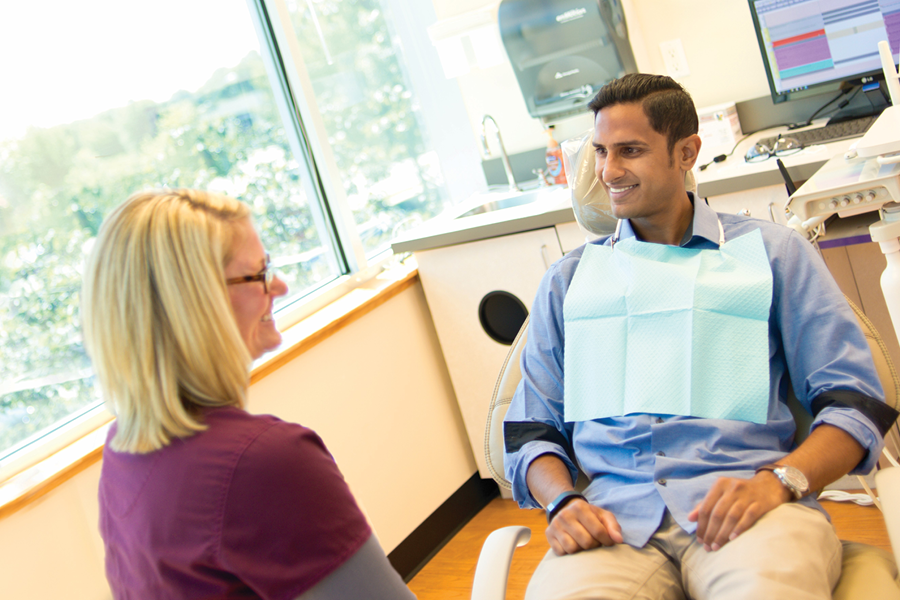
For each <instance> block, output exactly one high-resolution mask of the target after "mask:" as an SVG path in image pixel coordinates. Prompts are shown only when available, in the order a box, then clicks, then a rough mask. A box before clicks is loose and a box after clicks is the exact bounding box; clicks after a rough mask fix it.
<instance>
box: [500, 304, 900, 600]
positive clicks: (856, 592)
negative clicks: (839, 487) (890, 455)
mask: <svg viewBox="0 0 900 600" xmlns="http://www.w3.org/2000/svg"><path fill="white" fill-rule="evenodd" d="M847 302H849V303H850V306H851V307H852V308H853V311H854V312H855V313H856V316H857V319H858V320H859V322H860V325H861V326H862V329H863V333H864V334H865V335H866V339H867V340H868V342H869V347H870V349H871V350H872V356H873V358H874V360H875V366H876V368H877V370H878V375H879V377H880V379H881V382H882V385H883V387H884V390H885V395H886V401H887V403H888V404H890V405H891V406H893V407H894V408H897V406H898V397H900V379H898V377H897V372H896V370H895V369H894V364H893V361H892V360H891V357H890V355H889V354H888V352H887V347H886V346H885V345H884V341H883V340H882V339H881V336H880V335H879V334H878V332H877V331H876V330H875V327H874V325H872V322H871V321H870V320H869V319H868V318H866V316H865V315H864V314H863V313H862V311H860V310H859V308H857V307H856V306H855V305H854V304H853V303H852V302H850V300H849V299H848V300H847ZM527 329H528V320H527V319H526V321H525V323H524V324H523V325H522V329H521V330H520V331H519V334H518V336H516V339H515V340H514V341H513V343H512V345H511V347H510V350H509V353H508V355H507V357H506V361H505V362H504V363H503V368H502V369H501V372H500V375H499V377H498V379H497V384H496V385H495V386H494V394H493V396H492V398H491V403H490V408H489V410H488V417H487V426H486V429H485V440H484V444H485V458H486V459H487V465H488V470H489V471H490V473H491V475H492V476H493V477H494V480H495V481H496V482H497V484H498V485H499V486H500V487H501V488H505V489H507V490H510V489H512V486H511V485H510V483H509V481H507V480H506V478H505V477H504V469H503V443H504V442H503V418H504V417H505V416H506V411H507V410H508V409H509V404H510V402H511V401H512V397H513V394H514V393H515V391H516V387H517V386H518V383H519V380H520V379H521V378H522V372H521V368H520V366H519V358H520V356H521V354H522V349H523V348H524V347H525V343H526V341H527V337H528V333H527ZM792 395H793V394H790V396H792ZM788 405H789V406H790V407H791V412H792V413H793V414H794V417H795V419H797V430H798V435H799V432H801V431H803V432H804V435H803V436H801V437H805V434H806V433H808V432H809V426H810V424H811V423H812V416H811V415H810V414H809V413H808V412H806V410H805V409H804V408H803V407H802V406H801V405H800V403H799V402H797V401H796V399H794V400H793V401H792V400H791V398H789V400H788ZM888 438H892V440H893V442H892V443H894V444H896V443H897V441H896V440H897V427H896V426H895V427H894V428H893V429H892V432H891V434H889V436H888ZM889 443H891V442H890V441H889ZM895 448H896V446H895ZM890 471H893V472H894V475H896V474H897V473H900V469H897V468H892V469H890ZM891 486H895V487H896V488H897V490H896V493H895V494H894V495H892V496H891V497H890V498H889V499H888V498H886V497H885V496H887V495H888V494H889V493H890V492H887V490H882V489H880V487H879V489H878V491H879V492H881V494H880V495H881V497H882V502H883V503H884V505H885V510H886V511H887V510H888V509H889V507H893V508H892V515H891V519H890V520H889V526H890V521H893V522H895V523H896V525H895V526H894V527H895V528H894V529H891V531H890V535H891V540H892V544H893V547H894V551H895V554H898V544H900V477H896V476H895V477H892V478H891ZM886 492H887V493H886ZM843 545H844V559H843V565H842V567H843V572H842V575H841V579H840V581H839V582H838V585H837V587H836V588H835V590H834V598H835V600H854V599H870V598H871V599H874V598H882V597H885V596H886V593H885V590H895V589H896V586H897V581H898V573H897V566H896V562H895V560H894V559H893V558H892V557H891V555H890V554H889V553H888V552H885V551H884V550H881V549H880V548H875V547H874V546H868V545H866V544H860V543H856V542H843ZM514 549H515V548H514V547H513V548H511V549H510V550H509V551H510V552H512V550H514ZM898 556H900V554H898ZM897 562H900V558H898V559H897Z"/></svg>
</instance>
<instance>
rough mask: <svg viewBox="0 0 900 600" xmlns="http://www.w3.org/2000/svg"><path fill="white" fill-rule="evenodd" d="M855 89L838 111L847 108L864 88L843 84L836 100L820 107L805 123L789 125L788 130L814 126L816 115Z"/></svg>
mask: <svg viewBox="0 0 900 600" xmlns="http://www.w3.org/2000/svg"><path fill="white" fill-rule="evenodd" d="M854 89H855V90H856V92H855V93H854V94H853V95H852V96H850V98H848V99H847V100H845V101H844V102H842V103H841V104H840V105H838V107H837V110H840V109H842V108H844V107H845V106H847V105H848V104H850V102H851V101H852V100H853V99H854V98H856V94H858V93H859V90H861V89H862V86H857V85H853V84H852V83H847V82H846V81H845V82H843V83H841V91H840V92H839V93H838V95H837V96H835V97H834V98H832V99H831V100H829V101H828V102H826V103H825V104H823V105H822V106H820V107H819V109H818V110H816V112H814V113H813V114H812V115H810V117H809V118H808V119H806V121H805V122H804V123H792V124H791V125H788V129H799V128H801V127H808V126H809V125H810V124H812V122H813V119H815V118H816V115H818V114H819V113H820V112H822V111H823V110H825V109H826V108H828V106H829V105H831V104H834V103H835V102H837V101H838V100H840V99H841V98H843V97H844V96H846V95H847V94H849V93H850V92H851V91H852V90H854Z"/></svg>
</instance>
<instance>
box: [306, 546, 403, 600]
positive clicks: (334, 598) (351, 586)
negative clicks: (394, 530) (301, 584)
mask: <svg viewBox="0 0 900 600" xmlns="http://www.w3.org/2000/svg"><path fill="white" fill-rule="evenodd" d="M347 598H353V599H354V600H416V597H415V595H413V593H412V592H411V591H409V588H408V587H406V584H405V583H403V579H401V578H400V575H399V574H398V573H397V571H395V570H394V567H392V566H391V563H390V562H388V559H387V556H385V554H384V550H382V549H381V544H379V543H378V539H376V537H375V535H374V534H373V535H371V536H370V537H369V539H368V540H367V541H366V543H365V544H363V545H362V546H361V547H360V549H359V550H357V551H356V553H355V554H354V555H353V556H351V557H350V558H348V559H347V560H346V561H345V562H344V564H342V565H341V566H340V567H338V568H337V570H335V571H334V572H333V573H331V574H330V575H329V576H328V577H326V578H325V579H323V580H322V581H320V582H319V583H317V584H316V585H315V586H314V587H313V588H312V589H310V590H307V591H306V592H305V593H303V594H301V595H300V596H299V597H298V598H297V600H347Z"/></svg>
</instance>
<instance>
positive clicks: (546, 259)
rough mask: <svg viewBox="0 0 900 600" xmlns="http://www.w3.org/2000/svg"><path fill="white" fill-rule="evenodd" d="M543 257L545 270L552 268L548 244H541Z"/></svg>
mask: <svg viewBox="0 0 900 600" xmlns="http://www.w3.org/2000/svg"><path fill="white" fill-rule="evenodd" d="M541 258H542V259H543V260H544V270H547V269H549V268H550V255H549V254H548V250H547V244H541Z"/></svg>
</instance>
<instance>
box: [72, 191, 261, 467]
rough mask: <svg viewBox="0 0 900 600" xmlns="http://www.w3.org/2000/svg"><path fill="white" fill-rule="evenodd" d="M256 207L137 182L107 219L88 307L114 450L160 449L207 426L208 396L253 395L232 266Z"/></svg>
mask: <svg viewBox="0 0 900 600" xmlns="http://www.w3.org/2000/svg"><path fill="white" fill-rule="evenodd" d="M249 217H250V211H249V209H248V207H247V206H246V205H245V204H243V203H241V202H239V201H237V200H235V199H233V198H228V197H227V196H222V195H219V194H213V193H210V192H202V191H199V190H186V189H179V190H161V191H149V192H141V193H138V194H134V195H133V196H131V197H130V198H128V200H126V201H125V202H124V203H123V204H122V205H121V206H119V207H118V208H116V209H115V210H114V211H112V213H111V214H109V215H108V216H107V217H106V219H105V220H104V222H103V225H102V226H101V228H100V233H99V235H98V236H97V240H96V242H95V244H94V248H93V250H92V252H91V255H90V257H89V259H88V263H87V269H86V272H85V276H84V287H83V289H82V306H81V312H82V320H83V327H84V341H85V347H86V349H87V351H88V354H89V356H90V357H91V360H92V362H93V366H94V370H95V373H96V374H97V378H98V380H99V383H100V387H101V389H102V390H103V394H104V397H105V399H106V402H107V406H109V407H110V409H111V410H112V412H113V413H115V415H116V417H117V428H118V431H117V432H116V435H115V437H114V438H113V440H112V444H111V445H112V448H113V449H114V450H117V451H121V452H132V453H143V452H151V451H153V450H157V449H159V448H162V447H163V446H166V445H167V444H168V443H169V442H170V441H171V440H172V438H173V437H178V438H181V437H187V436H190V435H192V434H193V433H194V432H197V431H202V430H203V429H205V425H204V424H203V423H202V422H201V420H200V418H199V415H198V412H199V410H198V409H199V407H203V406H241V407H242V406H244V403H245V398H246V393H247V386H248V382H249V370H250V365H251V362H252V360H251V357H250V354H249V351H248V350H247V347H246V345H245V344H244V341H243V339H242V338H241V334H240V331H239V330H238V327H237V323H236V322H235V319H234V314H233V313H232V310H231V303H230V301H229V299H228V292H227V289H226V285H225V273H224V271H225V265H227V264H228V262H229V261H230V260H231V258H232V256H231V253H232V238H233V237H234V235H235V228H236V226H237V225H238V224H239V223H240V221H242V220H243V219H248V218H249Z"/></svg>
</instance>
